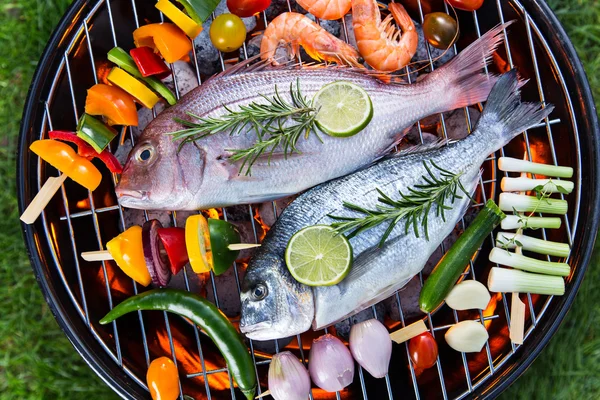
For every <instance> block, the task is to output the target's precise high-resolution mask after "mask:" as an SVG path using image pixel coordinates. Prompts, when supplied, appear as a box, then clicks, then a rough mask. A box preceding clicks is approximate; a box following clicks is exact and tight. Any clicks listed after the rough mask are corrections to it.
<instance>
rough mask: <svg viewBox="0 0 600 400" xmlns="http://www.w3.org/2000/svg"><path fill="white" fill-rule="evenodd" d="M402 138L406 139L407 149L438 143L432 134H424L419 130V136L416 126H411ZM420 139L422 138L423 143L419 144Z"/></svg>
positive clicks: (436, 137)
mask: <svg viewBox="0 0 600 400" xmlns="http://www.w3.org/2000/svg"><path fill="white" fill-rule="evenodd" d="M404 138H405V139H406V143H407V144H408V145H409V146H406V147H407V148H408V147H412V146H418V145H420V144H429V143H434V142H437V141H438V136H436V135H434V134H432V133H429V132H424V131H422V130H421V133H420V134H419V129H418V128H417V126H416V125H413V127H412V128H410V129H409V131H408V132H407V133H406V136H404ZM421 138H423V142H421ZM402 148H404V147H402Z"/></svg>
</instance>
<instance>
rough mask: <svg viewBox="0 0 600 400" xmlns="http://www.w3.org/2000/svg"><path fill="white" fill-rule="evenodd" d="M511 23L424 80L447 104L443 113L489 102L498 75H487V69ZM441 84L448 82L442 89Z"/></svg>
mask: <svg viewBox="0 0 600 400" xmlns="http://www.w3.org/2000/svg"><path fill="white" fill-rule="evenodd" d="M512 22H513V21H511V22H507V23H505V24H502V25H497V26H496V27H494V28H493V29H491V30H489V31H488V32H487V33H486V34H485V35H483V36H481V37H480V38H479V39H477V40H476V41H475V42H473V43H472V44H471V45H470V46H469V47H467V48H466V49H464V50H463V51H461V52H460V53H459V54H458V55H457V56H456V57H454V58H453V59H452V60H451V61H450V62H448V63H446V64H445V65H444V66H443V67H442V68H440V69H437V70H435V71H434V72H432V73H431V74H429V75H428V76H427V78H426V79H424V80H423V84H425V85H428V86H429V85H431V86H432V88H437V89H438V90H441V92H442V93H443V94H444V96H443V97H442V98H443V99H444V104H441V105H440V106H441V110H440V111H449V110H453V109H456V108H461V107H466V106H468V105H471V104H476V103H480V102H482V101H485V100H486V99H487V97H488V95H489V94H490V91H491V90H492V87H493V86H494V84H495V83H496V81H497V80H498V77H497V76H495V75H491V74H489V75H485V74H483V73H482V70H483V68H484V67H485V66H486V65H487V64H488V63H489V62H490V60H491V58H492V54H493V53H494V51H495V50H496V49H497V48H498V46H499V45H500V44H501V43H502V41H503V40H504V30H505V29H506V27H508V26H509V25H510V24H511V23H512ZM440 82H444V84H443V85H440Z"/></svg>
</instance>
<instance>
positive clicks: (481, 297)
mask: <svg viewBox="0 0 600 400" xmlns="http://www.w3.org/2000/svg"><path fill="white" fill-rule="evenodd" d="M489 302H490V292H488V290H487V289H486V287H485V286H484V285H483V284H482V283H481V282H478V281H475V280H468V281H462V282H461V283H459V284H458V285H456V286H454V287H453V288H452V290H451V291H450V293H448V296H446V304H448V307H450V308H452V309H453V310H474V309H480V310H485V308H486V307H487V305H488V303H489Z"/></svg>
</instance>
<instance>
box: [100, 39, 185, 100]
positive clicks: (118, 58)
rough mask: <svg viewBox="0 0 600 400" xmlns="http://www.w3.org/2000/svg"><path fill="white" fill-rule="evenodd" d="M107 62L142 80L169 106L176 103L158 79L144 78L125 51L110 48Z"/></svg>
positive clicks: (168, 90) (152, 77)
mask: <svg viewBox="0 0 600 400" xmlns="http://www.w3.org/2000/svg"><path fill="white" fill-rule="evenodd" d="M107 56H108V60H109V61H111V62H113V63H115V64H117V66H118V67H120V68H122V69H124V70H125V71H127V72H129V73H130V74H131V75H133V76H134V77H136V78H138V79H140V80H142V81H143V82H144V83H145V84H146V85H148V86H149V87H150V88H151V89H152V90H154V91H155V92H157V93H158V94H159V95H161V96H162V97H164V98H165V100H167V103H169V105H171V106H172V105H175V104H176V103H177V99H176V98H175V95H174V94H173V92H171V90H170V89H169V88H168V87H167V85H165V84H164V83H162V82H161V81H160V79H157V78H155V77H154V76H148V77H144V76H142V73H141V72H140V70H139V69H138V67H137V65H135V62H134V61H133V58H131V56H130V55H129V54H127V52H126V51H125V50H123V49H122V48H120V47H114V48H112V49H111V50H110V51H109V52H108V53H107Z"/></svg>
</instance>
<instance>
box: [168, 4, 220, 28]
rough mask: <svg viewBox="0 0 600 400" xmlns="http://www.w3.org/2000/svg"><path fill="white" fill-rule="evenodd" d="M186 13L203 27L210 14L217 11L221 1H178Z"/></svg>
mask: <svg viewBox="0 0 600 400" xmlns="http://www.w3.org/2000/svg"><path fill="white" fill-rule="evenodd" d="M177 1H178V2H179V3H180V4H181V5H182V6H183V8H185V11H186V12H187V13H188V15H189V16H190V18H192V19H193V20H194V21H195V22H196V23H197V24H198V25H202V23H203V22H204V21H206V20H207V19H208V17H210V14H211V13H212V12H213V11H215V9H216V8H217V6H218V5H219V1H220V0H177Z"/></svg>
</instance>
